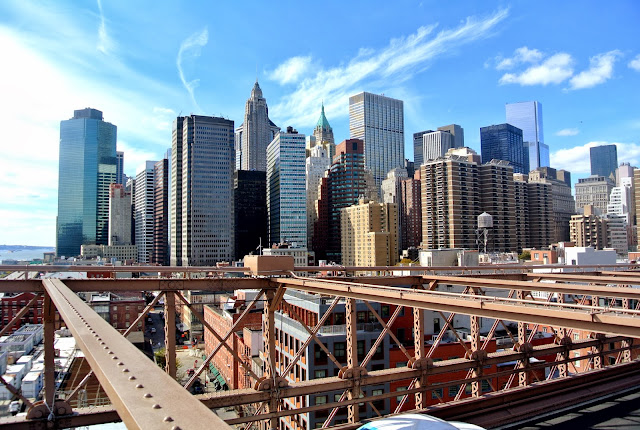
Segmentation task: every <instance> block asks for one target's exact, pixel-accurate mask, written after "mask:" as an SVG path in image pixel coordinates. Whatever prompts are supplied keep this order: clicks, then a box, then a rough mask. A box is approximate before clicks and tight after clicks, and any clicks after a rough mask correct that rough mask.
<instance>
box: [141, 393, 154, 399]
mask: <svg viewBox="0 0 640 430" xmlns="http://www.w3.org/2000/svg"><path fill="white" fill-rule="evenodd" d="M143 397H144V398H145V399H149V398H151V397H153V396H152V395H151V393H145V395H144V396H143Z"/></svg>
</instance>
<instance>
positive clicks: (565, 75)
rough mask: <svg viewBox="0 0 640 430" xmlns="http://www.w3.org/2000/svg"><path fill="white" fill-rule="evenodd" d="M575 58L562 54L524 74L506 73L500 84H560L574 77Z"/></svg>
mask: <svg viewBox="0 0 640 430" xmlns="http://www.w3.org/2000/svg"><path fill="white" fill-rule="evenodd" d="M572 66H573V58H571V55H569V54H567V53H564V52H561V53H558V54H555V55H552V56H551V57H549V58H547V59H546V60H544V61H543V62H542V63H541V64H538V65H534V66H531V67H529V68H528V69H526V70H525V71H524V72H522V73H519V74H517V73H505V74H504V75H503V76H502V77H501V78H500V81H499V83H500V84H501V85H504V84H520V85H523V86H528V85H548V84H559V83H561V82H563V81H565V80H567V79H569V78H570V77H571V75H573V67H572Z"/></svg>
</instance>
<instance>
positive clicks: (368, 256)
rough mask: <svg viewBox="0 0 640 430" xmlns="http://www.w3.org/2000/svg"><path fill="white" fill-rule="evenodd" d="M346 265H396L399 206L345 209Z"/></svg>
mask: <svg viewBox="0 0 640 430" xmlns="http://www.w3.org/2000/svg"><path fill="white" fill-rule="evenodd" d="M340 213H341V218H340V219H341V224H342V225H341V229H340V232H341V235H342V240H341V247H342V264H344V265H346V266H393V265H395V264H396V263H397V261H398V236H397V228H396V225H397V224H398V218H397V214H398V209H397V207H396V204H395V203H377V202H373V201H369V202H365V200H364V199H363V200H362V201H361V202H360V203H359V204H357V205H353V206H349V207H346V208H344V209H342V211H341V212H340Z"/></svg>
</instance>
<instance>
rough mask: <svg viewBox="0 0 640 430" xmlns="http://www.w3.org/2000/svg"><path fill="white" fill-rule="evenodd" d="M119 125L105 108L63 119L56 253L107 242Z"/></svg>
mask: <svg viewBox="0 0 640 430" xmlns="http://www.w3.org/2000/svg"><path fill="white" fill-rule="evenodd" d="M116 135H117V127H116V126H115V125H113V124H111V123H108V122H105V121H103V117H102V112H101V111H99V110H96V109H91V108H86V109H80V110H75V111H74V114H73V118H71V119H69V120H66V121H61V122H60V156H59V175H58V218H57V226H56V255H58V256H62V255H64V256H67V257H69V256H77V255H79V254H80V246H81V245H82V244H96V245H107V244H108V241H109V231H108V219H109V188H110V185H111V184H112V183H114V182H115V181H116Z"/></svg>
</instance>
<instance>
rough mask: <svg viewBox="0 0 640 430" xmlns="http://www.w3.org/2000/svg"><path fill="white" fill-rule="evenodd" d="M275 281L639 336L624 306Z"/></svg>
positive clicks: (633, 315)
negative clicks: (612, 307)
mask: <svg viewBox="0 0 640 430" xmlns="http://www.w3.org/2000/svg"><path fill="white" fill-rule="evenodd" d="M274 282H278V283H280V284H282V285H286V286H287V287H289V288H293V289H298V290H302V291H307V292H312V293H318V294H326V295H337V296H341V297H346V298H355V299H361V300H373V301H378V302H381V303H390V304H396V305H401V306H412V307H418V308H422V309H431V310H436V311H441V312H455V313H461V314H465V315H475V316H480V317H487V318H498V319H502V320H507V321H517V322H528V323H533V324H545V325H552V326H565V327H572V328H576V329H580V330H589V331H596V332H600V333H607V334H612V335H626V336H631V337H636V338H640V318H638V316H639V315H640V313H639V312H636V311H631V310H624V309H621V308H620V309H618V308H616V309H615V311H614V310H612V309H609V308H605V307H599V306H580V305H569V304H559V303H544V304H540V303H539V302H536V301H533V300H518V299H508V298H500V297H485V296H482V297H477V298H475V299H474V298H473V296H471V295H464V294H456V293H444V292H439V291H438V292H436V291H425V290H411V289H407V288H395V287H380V286H376V285H367V284H342V283H335V282H329V281H316V280H310V279H309V280H308V279H288V278H277V279H275V280H274ZM529 288H530V289H531V287H529ZM626 290H628V289H626Z"/></svg>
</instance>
